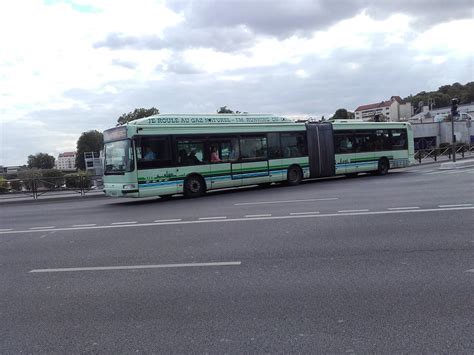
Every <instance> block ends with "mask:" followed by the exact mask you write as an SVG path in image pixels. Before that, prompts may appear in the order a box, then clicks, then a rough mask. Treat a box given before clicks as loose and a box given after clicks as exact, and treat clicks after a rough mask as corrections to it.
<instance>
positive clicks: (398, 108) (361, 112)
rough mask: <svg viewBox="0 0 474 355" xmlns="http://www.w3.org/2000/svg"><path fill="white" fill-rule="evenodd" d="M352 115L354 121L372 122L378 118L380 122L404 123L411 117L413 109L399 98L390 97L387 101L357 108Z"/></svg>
mask: <svg viewBox="0 0 474 355" xmlns="http://www.w3.org/2000/svg"><path fill="white" fill-rule="evenodd" d="M354 113H355V119H356V120H363V121H374V120H375V117H376V116H378V118H379V119H380V120H381V121H406V120H408V119H409V118H410V117H411V116H412V114H413V108H412V106H411V103H410V102H406V103H404V102H403V100H402V99H401V97H400V96H392V97H391V98H390V100H387V101H382V102H379V103H376V104H368V105H362V106H359V107H357V108H356V109H355V112H354Z"/></svg>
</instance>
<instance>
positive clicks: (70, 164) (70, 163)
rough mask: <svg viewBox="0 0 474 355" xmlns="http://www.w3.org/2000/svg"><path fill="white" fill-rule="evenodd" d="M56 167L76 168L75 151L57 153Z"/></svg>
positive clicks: (59, 168)
mask: <svg viewBox="0 0 474 355" xmlns="http://www.w3.org/2000/svg"><path fill="white" fill-rule="evenodd" d="M55 166H56V169H58V170H62V171H75V170H76V152H64V153H59V155H58V159H56V163H55Z"/></svg>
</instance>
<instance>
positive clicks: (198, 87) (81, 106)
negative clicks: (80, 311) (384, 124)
mask: <svg viewBox="0 0 474 355" xmlns="http://www.w3.org/2000/svg"><path fill="white" fill-rule="evenodd" d="M473 33H474V1H473V0H466V1H464V0H452V1H446V0H440V1H438V0H409V1H407V0H394V1H388V0H352V1H344V0H292V1H289V0H260V1H258V0H194V1H193V0H188V1H185V0H179V1H171V0H170V1H154V0H136V1H129V0H127V1H126V0H64V1H59V0H24V1H1V2H0V130H1V132H0V133H1V135H0V139H1V141H0V165H20V164H25V163H26V160H27V156H28V155H29V154H34V153H36V152H47V153H50V154H53V155H54V156H57V154H58V153H59V152H63V151H71V150H75V145H76V141H77V138H78V137H79V135H80V134H81V132H83V131H86V130H91V129H97V130H101V131H102V130H104V129H107V128H110V127H112V126H114V125H115V123H116V120H117V118H118V116H120V115H121V114H122V113H126V112H129V111H132V110H133V109H134V108H137V107H146V108H148V107H152V106H155V107H157V108H159V109H160V111H161V112H162V113H209V112H215V111H216V109H217V108H218V107H220V106H223V105H227V106H229V107H230V108H231V109H234V110H240V111H248V112H258V113H275V114H280V115H288V116H289V115H291V116H304V117H307V116H312V117H320V116H321V115H326V116H328V115H330V114H331V113H333V112H334V111H335V110H336V109H337V108H340V107H344V108H347V109H350V110H354V108H355V107H357V106H358V105H362V104H367V103H373V102H378V101H382V100H385V99H388V98H389V97H390V96H392V95H400V96H402V97H404V96H407V95H409V94H416V93H417V92H419V91H422V90H425V91H429V90H436V89H437V88H438V87H439V86H441V85H444V84H451V83H453V82H461V83H463V84H465V83H466V82H468V81H473V80H474V64H473V58H474V45H473V42H472V36H473Z"/></svg>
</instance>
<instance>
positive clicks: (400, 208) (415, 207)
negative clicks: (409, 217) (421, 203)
mask: <svg viewBox="0 0 474 355" xmlns="http://www.w3.org/2000/svg"><path fill="white" fill-rule="evenodd" d="M418 208H420V207H418V206H413V207H390V208H388V210H390V211H401V210H416V209H418Z"/></svg>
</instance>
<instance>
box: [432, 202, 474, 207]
mask: <svg viewBox="0 0 474 355" xmlns="http://www.w3.org/2000/svg"><path fill="white" fill-rule="evenodd" d="M467 206H472V203H461V204H459V205H439V206H438V207H441V208H445V207H467Z"/></svg>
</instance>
